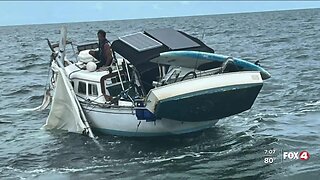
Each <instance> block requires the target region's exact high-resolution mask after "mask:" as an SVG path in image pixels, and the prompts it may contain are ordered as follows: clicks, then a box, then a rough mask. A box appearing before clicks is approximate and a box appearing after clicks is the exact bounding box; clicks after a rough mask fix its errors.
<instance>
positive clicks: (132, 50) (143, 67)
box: [111, 28, 214, 89]
mask: <svg viewBox="0 0 320 180" xmlns="http://www.w3.org/2000/svg"><path fill="white" fill-rule="evenodd" d="M111 47H112V49H113V50H114V51H115V52H117V53H118V54H120V55H121V56H122V57H124V58H125V59H127V60H128V61H130V62H131V63H132V64H133V65H134V66H135V67H136V68H137V70H138V71H139V72H140V74H141V78H142V80H143V81H146V83H150V82H152V79H153V80H154V79H155V78H156V76H158V72H157V64H156V63H153V62H150V60H151V59H153V58H155V57H158V56H160V53H162V52H167V51H178V50H185V51H189V50H191V51H201V52H209V53H214V50H213V49H211V48H210V47H208V46H207V45H205V44H204V43H203V42H202V41H200V40H199V39H197V38H195V37H192V36H190V35H188V34H186V33H184V32H181V31H176V30H174V29H172V28H165V29H153V30H146V31H144V32H138V33H134V34H130V35H126V36H122V37H119V38H118V39H117V40H115V41H113V42H112V45H111ZM146 89H148V88H146Z"/></svg>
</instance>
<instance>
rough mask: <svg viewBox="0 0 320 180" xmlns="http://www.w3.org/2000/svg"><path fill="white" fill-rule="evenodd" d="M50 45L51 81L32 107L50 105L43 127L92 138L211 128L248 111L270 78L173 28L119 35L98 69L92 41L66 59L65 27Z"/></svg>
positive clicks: (184, 132)
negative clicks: (40, 101)
mask: <svg viewBox="0 0 320 180" xmlns="http://www.w3.org/2000/svg"><path fill="white" fill-rule="evenodd" d="M48 44H49V47H50V49H51V50H52V55H51V70H52V73H51V74H52V75H51V76H50V79H51V80H50V82H51V83H50V86H49V87H48V90H47V93H45V94H46V95H45V100H44V102H43V104H42V106H40V107H39V108H37V109H38V110H39V109H41V110H42V109H45V108H47V107H50V113H49V116H48V119H47V121H46V124H45V125H44V128H46V129H64V130H68V131H70V132H77V133H83V134H88V135H89V136H91V137H94V134H93V133H96V132H100V133H105V134H111V135H118V136H130V137H134V136H138V137H148V136H167V135H179V134H186V133H191V132H196V131H201V130H204V129H208V128H211V127H212V126H214V125H215V124H216V123H217V122H218V121H219V119H221V118H225V117H229V116H232V115H235V114H238V113H241V112H244V111H246V110H248V109H250V108H251V107H252V105H253V104H254V101H255V99H256V98H257V96H258V94H259V92H260V90H261V88H262V86H263V81H264V80H266V79H268V78H270V77H271V76H270V74H269V73H268V72H267V71H266V70H265V69H263V68H262V67H261V66H260V65H258V64H257V63H251V62H249V61H245V60H242V59H239V58H234V57H230V56H225V55H220V54H216V53H215V51H214V50H213V49H212V48H210V47H209V46H207V45H206V44H205V43H203V42H202V41H201V40H199V39H198V38H196V37H193V36H191V35H189V34H187V33H185V32H182V31H178V30H175V29H171V28H162V29H151V30H145V31H142V32H137V33H133V34H129V35H125V36H121V37H118V39H116V40H115V41H113V42H112V44H111V49H112V51H113V63H112V64H111V65H110V66H109V67H101V68H99V69H96V64H95V62H96V59H94V58H93V57H92V56H90V55H89V51H90V50H92V49H96V48H97V47H98V45H97V43H90V44H84V45H79V46H77V50H78V52H76V54H77V56H76V58H75V60H73V61H72V60H71V59H68V58H67V56H66V46H67V45H68V44H71V45H72V46H73V44H72V42H69V41H67V30H66V28H65V27H63V28H62V29H61V39H60V42H59V44H56V45H52V44H51V43H50V41H49V40H48ZM48 91H49V92H50V93H48ZM48 96H50V97H52V98H49V97H48ZM51 100H52V102H51ZM49 101H50V102H49ZM49 104H51V106H49Z"/></svg>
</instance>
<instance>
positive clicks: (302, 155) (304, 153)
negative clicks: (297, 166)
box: [299, 151, 310, 161]
mask: <svg viewBox="0 0 320 180" xmlns="http://www.w3.org/2000/svg"><path fill="white" fill-rule="evenodd" d="M299 157H300V159H301V160H302V161H306V160H308V159H309V158H310V154H309V153H308V151H301V152H300V154H299Z"/></svg>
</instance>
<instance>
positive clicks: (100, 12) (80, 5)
mask: <svg viewBox="0 0 320 180" xmlns="http://www.w3.org/2000/svg"><path fill="white" fill-rule="evenodd" d="M307 8H320V2H319V1H27V2H26V1H13V2H12V1H0V26H8V25H23V24H49V23H66V22H87V21H107V20H122V19H143V18H157V17H173V16H193V15H209V14H228V13H241V12H260V11H274V10H291V9H307Z"/></svg>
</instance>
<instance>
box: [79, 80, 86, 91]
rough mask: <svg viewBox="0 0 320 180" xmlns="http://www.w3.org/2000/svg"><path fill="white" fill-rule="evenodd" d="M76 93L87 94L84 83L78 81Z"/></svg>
mask: <svg viewBox="0 0 320 180" xmlns="http://www.w3.org/2000/svg"><path fill="white" fill-rule="evenodd" d="M78 93H81V94H86V93H87V91H86V83H85V82H81V81H79V84H78Z"/></svg>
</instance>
